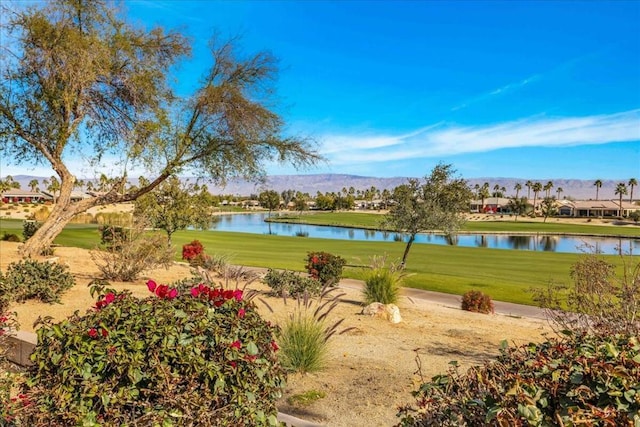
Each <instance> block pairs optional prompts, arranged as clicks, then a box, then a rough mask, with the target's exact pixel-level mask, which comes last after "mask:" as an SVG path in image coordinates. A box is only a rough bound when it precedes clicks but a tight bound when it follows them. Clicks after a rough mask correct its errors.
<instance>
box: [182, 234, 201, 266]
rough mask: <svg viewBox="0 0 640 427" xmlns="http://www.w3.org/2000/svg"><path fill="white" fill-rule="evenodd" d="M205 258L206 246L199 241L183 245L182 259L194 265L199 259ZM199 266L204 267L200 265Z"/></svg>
mask: <svg viewBox="0 0 640 427" xmlns="http://www.w3.org/2000/svg"><path fill="white" fill-rule="evenodd" d="M203 256H204V246H202V243H200V241H199V240H193V241H192V242H191V243H187V244H185V245H182V259H183V260H185V261H188V262H189V263H192V262H193V261H195V260H197V259H198V258H199V257H200V258H203ZM198 265H202V264H201V263H199V264H198Z"/></svg>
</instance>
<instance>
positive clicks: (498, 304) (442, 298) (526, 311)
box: [340, 279, 546, 319]
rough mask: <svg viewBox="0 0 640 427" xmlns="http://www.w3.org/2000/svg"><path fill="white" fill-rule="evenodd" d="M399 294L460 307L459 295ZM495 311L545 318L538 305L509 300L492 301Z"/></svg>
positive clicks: (352, 285)
mask: <svg viewBox="0 0 640 427" xmlns="http://www.w3.org/2000/svg"><path fill="white" fill-rule="evenodd" d="M363 286H364V282H362V281H361V280H354V279H342V280H340V287H342V288H349V289H362V287H363ZM401 294H402V295H403V296H405V297H409V298H412V299H421V300H425V301H431V302H434V303H436V304H440V305H444V306H447V307H455V308H460V303H461V301H462V298H461V297H460V295H453V294H445V293H442V292H432V291H425V290H422V289H414V288H402V291H401ZM493 305H494V308H495V312H496V313H498V314H503V315H505V316H515V317H532V318H536V319H545V318H546V316H545V314H544V311H543V310H542V309H540V308H538V307H533V306H530V305H523V304H513V303H510V302H502V301H494V302H493Z"/></svg>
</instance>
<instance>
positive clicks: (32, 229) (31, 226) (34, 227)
mask: <svg viewBox="0 0 640 427" xmlns="http://www.w3.org/2000/svg"><path fill="white" fill-rule="evenodd" d="M41 225H42V224H40V223H39V222H36V221H33V220H28V221H25V222H24V224H22V237H24V240H29V239H30V238H31V236H33V235H34V234H36V231H38V228H40V226H41Z"/></svg>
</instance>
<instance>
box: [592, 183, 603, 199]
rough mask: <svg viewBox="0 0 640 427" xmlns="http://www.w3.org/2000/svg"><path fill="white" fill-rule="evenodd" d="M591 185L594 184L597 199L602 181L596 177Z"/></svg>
mask: <svg viewBox="0 0 640 427" xmlns="http://www.w3.org/2000/svg"><path fill="white" fill-rule="evenodd" d="M593 185H595V186H596V200H598V191H599V190H600V188H601V187H602V181H601V180H599V179H596V182H594V183H593Z"/></svg>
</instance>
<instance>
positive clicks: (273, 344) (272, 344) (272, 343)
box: [271, 341, 280, 351]
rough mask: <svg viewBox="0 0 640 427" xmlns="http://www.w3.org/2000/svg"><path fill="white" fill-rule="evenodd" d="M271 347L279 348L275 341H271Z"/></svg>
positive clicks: (275, 349) (274, 349) (276, 349)
mask: <svg viewBox="0 0 640 427" xmlns="http://www.w3.org/2000/svg"><path fill="white" fill-rule="evenodd" d="M271 348H272V349H273V351H278V350H280V347H278V344H276V342H275V341H271Z"/></svg>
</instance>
